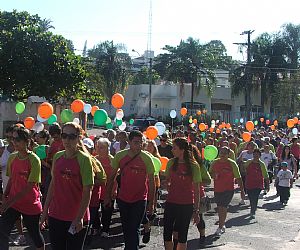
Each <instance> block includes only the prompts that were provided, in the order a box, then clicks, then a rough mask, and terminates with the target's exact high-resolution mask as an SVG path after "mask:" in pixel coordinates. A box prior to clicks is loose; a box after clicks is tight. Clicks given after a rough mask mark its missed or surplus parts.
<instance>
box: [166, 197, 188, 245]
mask: <svg viewBox="0 0 300 250" xmlns="http://www.w3.org/2000/svg"><path fill="white" fill-rule="evenodd" d="M192 215H193V204H184V205H182V204H174V203H169V202H166V205H165V212H164V241H172V234H173V231H175V232H178V242H179V243H186V242H187V235H188V229H189V225H190V221H191V218H192Z"/></svg>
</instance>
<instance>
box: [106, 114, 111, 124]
mask: <svg viewBox="0 0 300 250" xmlns="http://www.w3.org/2000/svg"><path fill="white" fill-rule="evenodd" d="M108 123H111V119H110V117H109V116H108V117H107V120H106V124H108Z"/></svg>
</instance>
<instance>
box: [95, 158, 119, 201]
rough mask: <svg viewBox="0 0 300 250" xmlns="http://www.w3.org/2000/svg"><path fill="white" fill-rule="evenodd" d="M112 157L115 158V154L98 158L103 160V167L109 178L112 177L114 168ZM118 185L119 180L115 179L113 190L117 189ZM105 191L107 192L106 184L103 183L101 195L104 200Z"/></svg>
mask: <svg viewBox="0 0 300 250" xmlns="http://www.w3.org/2000/svg"><path fill="white" fill-rule="evenodd" d="M112 159H113V156H111V155H110V156H109V157H107V158H98V160H99V161H100V162H101V164H102V167H103V169H104V171H105V174H106V178H107V180H109V179H110V177H111V175H112V171H113V168H112V167H111V161H112ZM116 185H117V182H116V181H115V183H114V187H113V190H115V189H116ZM105 192H106V185H101V197H100V200H104V198H105Z"/></svg>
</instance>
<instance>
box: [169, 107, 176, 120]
mask: <svg viewBox="0 0 300 250" xmlns="http://www.w3.org/2000/svg"><path fill="white" fill-rule="evenodd" d="M176 116H177V114H176V110H174V109H173V110H171V111H170V117H171V118H172V119H174V118H175V117H176Z"/></svg>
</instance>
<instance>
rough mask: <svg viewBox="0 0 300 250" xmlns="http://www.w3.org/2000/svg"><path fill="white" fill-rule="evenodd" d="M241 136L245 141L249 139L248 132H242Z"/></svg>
mask: <svg viewBox="0 0 300 250" xmlns="http://www.w3.org/2000/svg"><path fill="white" fill-rule="evenodd" d="M242 138H243V140H244V141H245V142H249V141H250V140H251V134H250V133H249V132H244V133H243V135H242Z"/></svg>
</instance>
